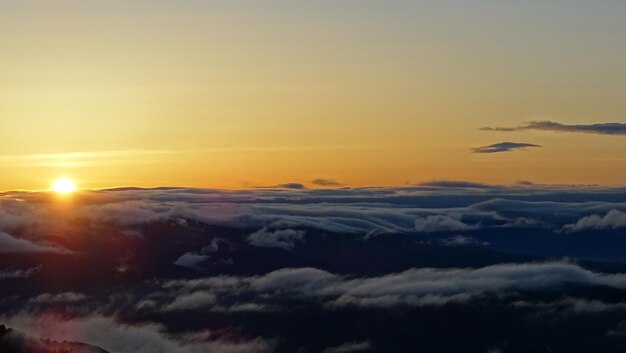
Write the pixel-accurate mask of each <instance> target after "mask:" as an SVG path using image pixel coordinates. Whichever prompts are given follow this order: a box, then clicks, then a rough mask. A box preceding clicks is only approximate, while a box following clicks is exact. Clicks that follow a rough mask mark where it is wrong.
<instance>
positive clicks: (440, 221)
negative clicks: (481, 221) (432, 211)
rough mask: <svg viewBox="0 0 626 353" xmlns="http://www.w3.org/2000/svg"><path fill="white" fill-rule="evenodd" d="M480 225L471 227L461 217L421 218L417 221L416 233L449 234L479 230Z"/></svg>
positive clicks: (450, 215)
mask: <svg viewBox="0 0 626 353" xmlns="http://www.w3.org/2000/svg"><path fill="white" fill-rule="evenodd" d="M478 227H479V225H478V224H474V225H469V224H466V223H463V221H462V220H461V215H458V214H447V215H432V216H426V217H420V218H418V219H416V220H415V231H417V232H420V233H427V232H447V231H452V232H455V231H464V230H472V229H476V228H478Z"/></svg>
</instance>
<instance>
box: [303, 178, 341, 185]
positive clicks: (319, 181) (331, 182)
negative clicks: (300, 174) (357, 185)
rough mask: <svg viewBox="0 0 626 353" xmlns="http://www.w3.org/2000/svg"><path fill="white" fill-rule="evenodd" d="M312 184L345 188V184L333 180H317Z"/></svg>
mask: <svg viewBox="0 0 626 353" xmlns="http://www.w3.org/2000/svg"><path fill="white" fill-rule="evenodd" d="M311 184H313V185H317V186H323V187H341V186H345V184H342V183H340V182H337V181H335V180H333V179H321V178H318V179H315V180H313V181H311Z"/></svg>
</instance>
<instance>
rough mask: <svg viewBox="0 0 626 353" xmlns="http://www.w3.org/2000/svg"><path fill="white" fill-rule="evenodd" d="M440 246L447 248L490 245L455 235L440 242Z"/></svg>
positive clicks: (472, 238)
mask: <svg viewBox="0 0 626 353" xmlns="http://www.w3.org/2000/svg"><path fill="white" fill-rule="evenodd" d="M438 243H439V244H441V245H445V246H479V245H489V243H484V242H480V241H478V240H477V239H476V238H474V237H466V236H463V235H455V236H453V237H450V238H444V239H441V240H439V241H438Z"/></svg>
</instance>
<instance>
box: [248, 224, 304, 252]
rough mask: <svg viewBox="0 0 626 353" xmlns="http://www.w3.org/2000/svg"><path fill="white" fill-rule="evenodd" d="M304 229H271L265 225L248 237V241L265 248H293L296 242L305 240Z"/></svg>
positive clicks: (288, 249) (289, 249)
mask: <svg viewBox="0 0 626 353" xmlns="http://www.w3.org/2000/svg"><path fill="white" fill-rule="evenodd" d="M305 233H306V232H305V231H303V230H296V229H277V230H273V231H272V230H269V229H268V228H266V227H264V228H262V229H260V230H258V231H256V232H254V233H252V234H250V235H249V236H248V238H247V240H248V243H250V244H251V245H254V246H259V247H263V248H279V249H283V250H287V251H291V250H293V248H294V247H295V246H296V243H298V242H302V241H304V234H305Z"/></svg>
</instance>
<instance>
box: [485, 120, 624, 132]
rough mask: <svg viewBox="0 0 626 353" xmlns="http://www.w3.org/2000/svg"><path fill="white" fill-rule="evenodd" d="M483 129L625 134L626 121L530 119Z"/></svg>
mask: <svg viewBox="0 0 626 353" xmlns="http://www.w3.org/2000/svg"><path fill="white" fill-rule="evenodd" d="M481 130H484V131H524V130H539V131H554V132H579V133H586V134H598V135H626V123H599V124H562V123H559V122H555V121H531V122H529V123H526V124H524V125H520V126H516V127H484V128H482V129H481Z"/></svg>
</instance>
